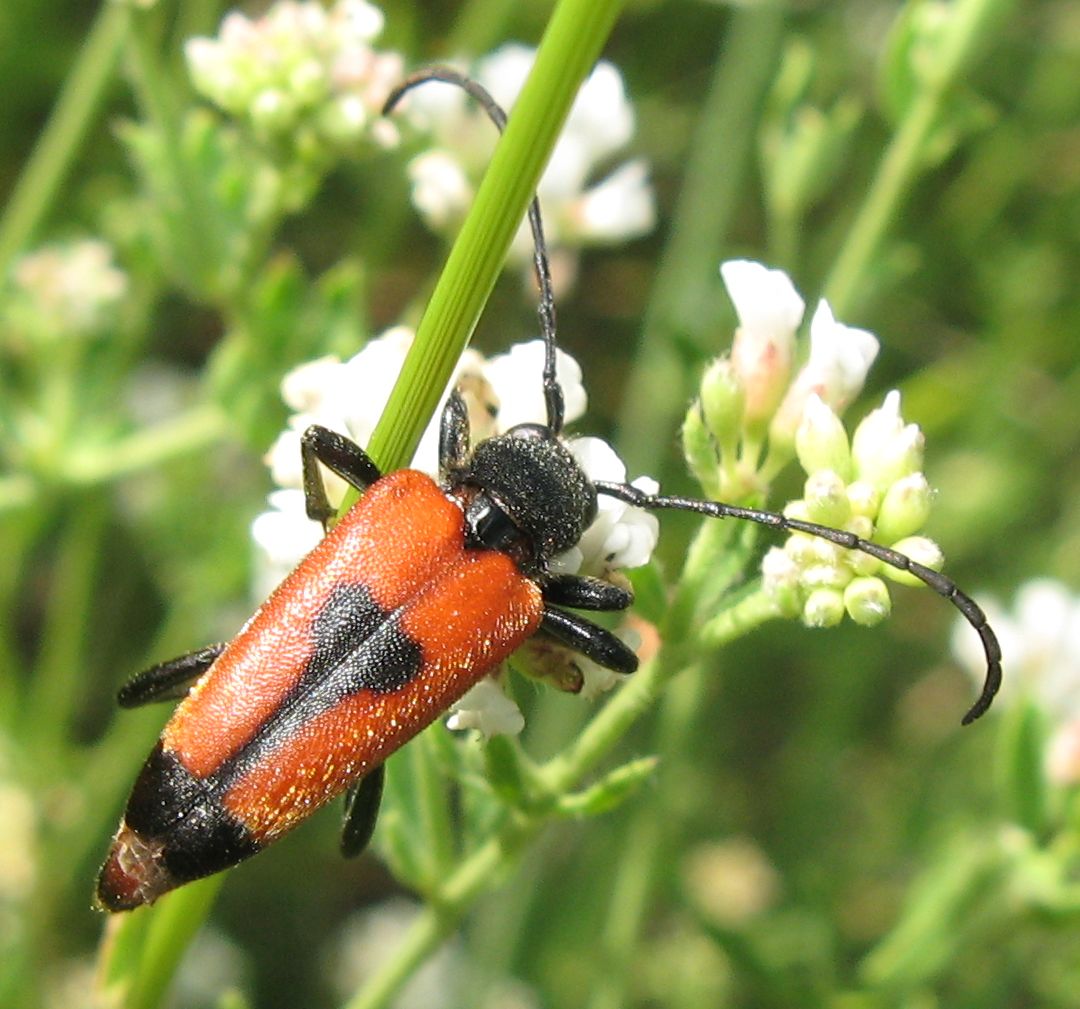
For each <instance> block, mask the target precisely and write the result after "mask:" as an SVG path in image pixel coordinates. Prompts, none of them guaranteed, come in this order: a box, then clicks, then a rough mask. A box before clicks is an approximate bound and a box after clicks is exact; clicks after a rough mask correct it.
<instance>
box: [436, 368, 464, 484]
mask: <svg viewBox="0 0 1080 1009" xmlns="http://www.w3.org/2000/svg"><path fill="white" fill-rule="evenodd" d="M468 461H469V411H468V408H467V407H466V406H465V400H463V399H462V398H461V393H459V392H458V391H457V389H455V390H454V391H453V392H452V393H450V398H449V399H448V400H447V401H446V406H445V407H443V412H442V417H441V419H440V420H439V477H440V478H441V479H442V480H446V478H447V477H448V476H449V475H450V474H451V473H452V472H453V471H454V470H457V469H461V468H462V467H463V466H464V465H465V464H466V463H467V462H468Z"/></svg>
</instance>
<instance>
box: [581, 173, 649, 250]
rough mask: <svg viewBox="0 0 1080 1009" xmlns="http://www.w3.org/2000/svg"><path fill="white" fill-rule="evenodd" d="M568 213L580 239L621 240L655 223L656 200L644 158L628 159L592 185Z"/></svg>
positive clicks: (638, 233) (645, 229)
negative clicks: (598, 182) (602, 179)
mask: <svg viewBox="0 0 1080 1009" xmlns="http://www.w3.org/2000/svg"><path fill="white" fill-rule="evenodd" d="M570 213H571V214H572V215H573V223H574V224H575V225H576V228H577V234H578V235H579V236H580V237H581V238H585V239H589V240H592V241H597V242H621V241H624V240H626V239H629V238H637V237H639V236H641V235H645V234H648V233H649V232H650V231H652V229H653V228H654V227H655V226H656V201H655V199H654V196H653V190H652V186H651V185H649V178H648V169H647V167H646V165H645V162H644V161H641V160H637V161H629V162H627V163H626V164H625V165H622V166H621V167H620V168H618V169H617V170H616V171H614V172H612V173H611V174H610V175H609V176H608V177H607V178H606V179H604V181H603V182H601V183H600V184H599V185H596V186H593V188H592V189H590V190H589V191H588V192H586V193H585V195H584V196H583V197H582V198H581V199H580V200H578V201H577V204H576V206H575V207H574V208H572V209H571V211H570Z"/></svg>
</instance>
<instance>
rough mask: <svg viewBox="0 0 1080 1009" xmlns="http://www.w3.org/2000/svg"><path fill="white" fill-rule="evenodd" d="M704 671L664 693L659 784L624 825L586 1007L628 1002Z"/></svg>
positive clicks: (690, 672) (615, 1007)
mask: <svg viewBox="0 0 1080 1009" xmlns="http://www.w3.org/2000/svg"><path fill="white" fill-rule="evenodd" d="M704 686H705V670H704V667H703V666H702V664H701V663H695V664H694V665H693V666H691V667H690V668H689V669H687V670H686V671H685V672H684V673H683V674H682V675H681V676H679V677H678V679H676V681H675V682H674V683H672V684H671V685H670V686H669V687H668V688H667V690H665V691H664V695H663V699H662V701H661V704H660V718H659V721H658V723H657V727H656V734H655V738H654V743H653V746H652V749H653V751H654V752H656V753H658V754H660V755H661V761H662V763H661V770H660V784H659V787H657V788H655V789H652V790H651V791H650V793H649V796H648V798H646V797H644V796H643V797H642V798H641V800H640V801H639V802H638V803H637V805H636V806H635V807H634V811H633V815H632V817H631V821H630V826H629V829H628V830H627V831H626V834H625V838H624V839H622V842H621V844H620V847H621V850H622V851H621V855H620V857H619V862H618V871H617V874H616V876H615V882H614V886H613V888H612V892H611V899H610V901H609V903H608V908H607V919H606V921H605V923H604V927H603V931H602V932H601V935H600V950H599V952H600V959H601V963H602V964H603V970H600V971H597V972H596V973H595V974H594V978H595V981H594V985H593V989H592V993H591V995H590V998H589V1002H588V1006H589V1009H622V1007H623V1006H625V1005H626V1004H627V1002H628V999H627V994H626V993H627V986H628V982H629V980H630V975H631V969H632V967H633V959H634V956H635V954H636V952H637V940H638V936H639V935H640V934H641V927H642V922H643V921H644V919H645V915H646V913H647V911H648V908H649V904H650V902H651V898H652V892H653V889H654V886H655V881H656V874H657V873H656V870H657V867H658V866H659V865H660V864H661V862H662V859H663V853H664V849H665V847H666V845H667V842H668V838H670V837H671V833H672V828H673V823H672V818H671V816H672V812H671V810H670V809H669V808H667V807H668V805H669V803H668V802H667V801H666V796H667V795H668V794H669V793H668V790H667V788H666V787H665V783H668V784H670V783H672V782H675V781H677V780H678V779H679V777H680V775H681V773H682V771H683V768H684V766H685V762H686V744H687V743H688V742H689V740H691V739H692V738H693V725H694V721H695V719H696V718H697V716H698V715H699V714H700V712H701V710H702V709H701V704H700V699H701V694H702V690H703V688H704Z"/></svg>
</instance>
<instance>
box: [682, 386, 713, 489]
mask: <svg viewBox="0 0 1080 1009" xmlns="http://www.w3.org/2000/svg"><path fill="white" fill-rule="evenodd" d="M681 433H682V447H683V455H684V456H685V457H686V464H687V465H688V466H689V467H690V472H691V473H693V474H694V477H695V478H696V479H697V482H698V483H699V484H701V486H702V487H703V488H710V487H711V488H715V487H716V485H717V477H718V462H719V460H718V459H717V456H716V442H715V440H714V439H713V436H712V435H711V434H710V433H709V429H708V427H707V426H706V424H705V419H704V417H703V416H702V411H701V403H700V402H694V403H691V404H690V409H689V410H687V411H686V419H685V420H684V421H683V426H682V432H681Z"/></svg>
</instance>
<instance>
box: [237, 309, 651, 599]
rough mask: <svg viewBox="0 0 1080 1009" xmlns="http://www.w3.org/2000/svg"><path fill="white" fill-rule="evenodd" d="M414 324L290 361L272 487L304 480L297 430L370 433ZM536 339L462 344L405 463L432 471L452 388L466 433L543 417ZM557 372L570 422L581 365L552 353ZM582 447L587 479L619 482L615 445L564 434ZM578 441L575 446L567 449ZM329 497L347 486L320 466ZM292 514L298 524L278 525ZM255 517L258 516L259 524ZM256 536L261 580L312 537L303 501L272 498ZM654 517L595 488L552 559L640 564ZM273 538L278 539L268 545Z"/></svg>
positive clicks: (262, 583)
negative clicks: (358, 344) (474, 346)
mask: <svg viewBox="0 0 1080 1009" xmlns="http://www.w3.org/2000/svg"><path fill="white" fill-rule="evenodd" d="M412 340H413V333H412V330H410V329H408V328H406V327H403V326H398V327H395V328H393V329H390V330H387V332H385V333H384V334H382V336H380V337H377V338H376V339H374V340H371V341H370V342H369V343H368V344H367V345H366V346H365V347H364V349H363V350H361V351H360V353H358V354H357V355H355V356H354V357H353V358H351V359H350V360H349V361H346V362H344V363H342V362H340V361H338V360H337V359H336V358H332V357H324V358H320V359H318V360H315V361H309V362H308V363H306V364H303V365H300V366H299V367H298V368H295V369H293V371H291V372H289V374H288V375H286V376H285V378H284V380H283V381H282V386H281V387H282V396H283V398H284V399H285V402H286V403H287V404H288V405H289V406H290V407H292V409H293V410H295V411H297V412H296V413H294V414H293V415H292V416H291V417H290V418H289V422H288V427H287V428H286V429H285V430H284V431H283V432H282V433H281V434H280V435H279V436H278V438H277V440H276V441H275V442H274V444H273V446H272V447H271V449H270V451H269V452H268V453H267V455H266V462H267V465H268V466H269V467H270V471H271V475H272V477H273V479H274V482H275V483H276V484H277V485H278V486H279V487H285V488H291V489H295V490H297V492H298V494H299V489H300V488H301V487H302V486H303V469H302V466H301V459H300V439H301V436H302V435H303V433H304V431H305V430H307V428H308V427H309V426H311V425H312V424H321V425H322V426H323V427H328V428H330V429H331V430H334V431H337V432H339V433H340V434H344V435H346V436H348V437H349V438H350V439H351V440H352V441H354V442H356V443H357V444H358V445H366V444H367V443H368V441H369V440H370V438H371V434H372V432H373V431H374V429H375V424H376V423H377V421H378V419H379V417H380V415H381V414H382V411H383V409H384V407H385V406H386V401H387V399H388V398H389V395H390V390H391V388H392V387H393V385H394V382H395V381H396V380H397V376H398V374H399V373H400V371H401V365H402V363H403V362H404V360H405V354H406V352H407V351H408V349H409V347H410V346H411V344H412ZM543 361H544V345H543V342H542V341H540V340H534V341H532V342H530V343H525V344H517V345H515V346H514V347H512V348H511V349H510V351H509V352H508V353H506V354H500V355H498V356H497V357H494V358H492V359H491V360H489V361H485V360H484V359H483V358H482V357H481V356H480V355H479V354H478V353H476V352H475V351H471V350H469V351H466V352H465V354H464V355H463V356H462V359H461V361H460V362H459V364H458V367H457V369H456V371H455V373H454V376H453V378H452V379H451V381H450V384H449V385H448V386H447V389H446V392H445V393H444V394H443V397H442V400H441V401H440V407H439V409H438V410H436V413H435V416H434V418H433V419H432V421H431V423H430V424H429V425H428V427H427V429H426V430H425V432H424V435H423V437H422V438H421V440H420V445H419V446H418V448H417V450H416V454H415V456H414V457H413V461H412V465H413V467H414V468H416V469H420V470H422V471H424V472H426V473H428V474H430V475H432V476H436V475H437V474H438V444H439V422H440V417H441V414H442V405H443V404H445V401H446V398H447V397H448V396H449V394H450V390H451V389H453V388H461V389H463V391H464V392H465V398H466V404H467V405H468V406H469V407H470V410H469V417H470V425H471V433H472V438H473V442H474V443H475V442H477V441H480V440H482V439H484V438H488V437H490V436H491V435H494V434H501V433H504V432H506V431H508V430H509V429H510V428H512V427H515V426H517V425H518V424H529V423H532V424H544V423H546V422H547V410H546V406H545V403H544V396H543V386H542V383H541V380H540V376H541V370H542V368H543ZM556 374H557V376H558V379H559V383H560V385H561V386H562V389H563V396H564V400H565V420H566V421H567V422H568V423H569V422H572V421H574V420H576V419H577V418H578V417H580V416H581V415H582V414H583V413H584V411H585V405H586V402H587V396H586V393H585V387H584V385H583V384H582V381H581V368H580V366H579V365H578V363H577V361H575V360H574V359H573V358H572V357H571V356H570V355H569V354H566V353H564V352H563V351H561V350H560V351H557V353H556ZM570 445H571V448H572V449H574V451H576V452H578V453H580V456H579V458H580V461H581V463H582V466H583V468H584V469H585V471H586V474H587V475H588V476H589V477H590V478H591V479H595V480H608V481H613V482H618V481H622V480H624V479H625V478H626V468H625V467H624V466H623V464H622V462H621V461H620V460H619V459H618V457H617V456H616V455H615V453H614V451H613V450H612V449H611V448H610V447H609V446H607V445H606V444H604V443H603V442H601V441H600V440H599V439H595V438H592V439H581V440H579V441H576V442H571V443H570ZM574 446H578V448H574ZM323 475H324V483H325V485H326V489H327V497H328V498H329V500H330V503H331V504H333V505H337V504H339V503H340V501H341V499H342V497H343V496H344V494H345V491H346V484H345V481H343V480H341V479H340V478H339V477H337V476H335V475H334V474H332V473H330V472H329V471H327V470H325V469H324V470H323ZM635 486H637V487H639V488H640V489H643V490H646V491H647V492H649V493H655V491H656V484H655V482H654V481H651V480H649V479H648V478H647V477H642V478H639V479H638V480H637V481H636V482H635ZM291 521H295V522H297V523H298V524H299V527H298V528H297V529H296V530H294V531H292V532H287V531H286V525H287V524H288V523H289V522H291ZM260 523H261V524H260ZM256 525H257V528H258V536H257V538H256V542H257V545H258V546H259V548H260V550H261V551H262V552H263V553H264V554H269V558H268V560H267V561H266V562H265V563H264V564H263V569H264V571H266V572H267V574H266V578H260V580H259V587H260V589H261V588H265V587H266V584H267V581H266V579H268V578H270V577H272V574H273V573H280V575H281V576H283V575H284V574H285V573H286V572H287V571H288V570H289V569H290V568H291V567H293V566H295V564H296V563H297V562H299V560H300V559H301V558H302V557H303V556H304V554H305V553H307V551H308V550H310V549H311V546H313V545H314V542H317V536H316V537H315V540H314V542H313V541H312V537H313V536H315V534H314V532H313V530H314V529H317V528H318V527H317V525H316V524H314V523H311V522H310V521H309V520H308V519H307V517H306V515H305V514H304V510H303V502H302V495H299V496H297V497H295V498H294V497H290V498H284V497H283V498H280V499H277V498H274V497H273V496H272V498H271V510H270V511H269V512H267V513H264V515H262V516H260V518H259V519H257V520H256ZM657 530H658V523H657V521H656V518H655V516H653V515H652V514H650V513H648V512H643V511H642V510H641V509H638V508H630V507H629V506H627V505H626V504H625V503H624V502H622V501H616V500H615V499H613V498H608V497H602V498H601V499H600V504H599V512H598V515H597V519H596V521H595V522H594V523H593V525H592V526H590V527H589V529H588V530H587V531H586V533H585V536H584V537H583V538H582V541H581V547H580V548H579V547H575V548H574V549H573V550H571V551H569V552H568V554H567V555H564V556H563V558H558V559H556V562H553V568H555V569H558V570H567V571H578V570H586V571H588V572H590V573H594V574H599V573H602V572H608V571H612V570H615V569H618V568H623V567H638V566H640V565H642V564H644V563H646V562H647V561H648V559H649V556H650V554H651V553H652V550H653V548H654V547H655V545H656V539H657ZM271 539H275V540H276V544H275V545H273V546H272V545H271Z"/></svg>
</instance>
